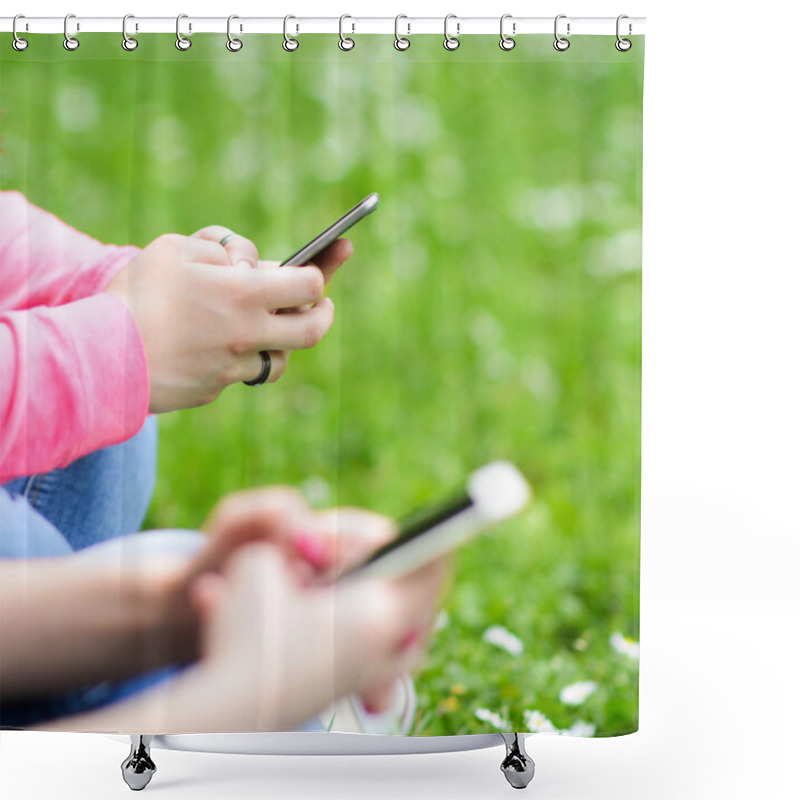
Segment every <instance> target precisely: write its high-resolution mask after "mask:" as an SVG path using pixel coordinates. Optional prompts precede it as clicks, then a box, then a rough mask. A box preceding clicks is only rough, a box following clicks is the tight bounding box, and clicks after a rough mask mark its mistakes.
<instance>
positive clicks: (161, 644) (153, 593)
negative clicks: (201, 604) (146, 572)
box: [139, 568, 200, 664]
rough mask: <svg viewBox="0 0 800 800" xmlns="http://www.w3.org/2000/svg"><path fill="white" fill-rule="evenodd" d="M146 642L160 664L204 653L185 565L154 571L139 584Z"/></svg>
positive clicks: (182, 660) (194, 658)
mask: <svg viewBox="0 0 800 800" xmlns="http://www.w3.org/2000/svg"><path fill="white" fill-rule="evenodd" d="M139 591H140V598H139V599H140V603H141V608H142V630H143V643H144V644H145V647H146V648H147V649H148V650H149V651H150V652H151V653H153V654H154V656H155V657H156V658H157V660H158V661H159V663H162V664H167V663H172V664H176V663H177V664H186V663H189V662H191V661H194V660H196V659H197V658H199V656H200V620H199V618H198V615H197V612H196V611H195V610H194V608H193V606H192V603H191V601H190V600H189V592H188V577H187V575H186V571H185V568H181V569H179V570H176V571H167V572H164V573H161V574H158V573H156V574H151V575H150V576H149V577H148V578H146V579H145V580H144V581H142V583H141V586H140V587H139Z"/></svg>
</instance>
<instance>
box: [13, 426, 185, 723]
mask: <svg viewBox="0 0 800 800" xmlns="http://www.w3.org/2000/svg"><path fill="white" fill-rule="evenodd" d="M157 448H158V427H157V424H156V419H155V417H150V418H148V420H147V421H146V422H145V424H144V427H143V428H142V430H141V431H139V433H138V434H137V435H136V436H134V437H133V438H131V439H129V440H128V441H126V442H123V443H122V444H118V445H114V446H113V447H106V448H104V449H102V450H97V451H95V452H94V453H90V454H88V455H86V456H84V457H83V458H80V459H78V460H77V461H74V462H73V463H72V464H70V465H69V466H67V467H65V468H63V469H57V470H53V471H52V472H48V473H45V474H43V475H33V476H30V477H26V478H17V479H15V480H13V481H9V482H8V483H6V484H4V485H3V486H2V487H0V558H26V559H29V558H47V557H52V556H64V555H69V554H70V553H73V552H75V551H76V550H82V549H83V548H85V547H90V546H92V545H97V544H99V543H101V542H103V541H106V540H108V539H112V538H115V537H118V536H122V535H124V534H128V533H135V532H136V531H138V530H139V529H140V528H141V526H142V522H143V521H144V517H145V514H146V513H147V508H148V506H149V505H150V498H151V497H152V494H153V489H154V487H155V478H156V456H157ZM178 669H179V668H178V667H167V668H165V669H160V670H157V671H155V672H151V673H148V674H145V675H141V676H137V677H136V678H132V679H130V680H126V681H118V682H112V681H105V682H103V683H101V684H99V685H94V686H86V687H83V688H81V689H78V690H75V691H70V692H65V693H62V694H58V695H51V696H48V697H44V698H42V697H39V698H36V699H32V700H17V701H10V702H4V703H3V704H2V708H0V725H2V726H3V727H15V728H19V727H25V726H29V725H35V724H37V723H39V722H44V721H45V720H48V719H55V718H57V717H63V716H68V715H71V714H77V713H80V712H83V711H89V710H92V709H95V708H100V707H101V706H104V705H107V704H108V703H111V702H114V701H116V700H121V699H122V698H123V697H127V696H129V695H131V694H135V693H136V692H138V691H141V690H142V689H145V688H147V687H148V686H152V685H154V684H156V683H159V682H160V681H162V680H164V679H166V678H169V677H171V676H173V675H174V674H175V673H176V671H177V670H178Z"/></svg>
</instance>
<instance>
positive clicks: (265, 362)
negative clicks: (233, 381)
mask: <svg viewBox="0 0 800 800" xmlns="http://www.w3.org/2000/svg"><path fill="white" fill-rule="evenodd" d="M259 355H260V356H261V372H259V373H258V377H257V378H254V379H253V380H252V381H242V383H243V384H244V385H245V386H261V384H262V383H266V382H267V378H269V373H270V371H271V370H272V359H271V358H270V357H269V353H268V352H267V351H266V350H261V351H260V352H259Z"/></svg>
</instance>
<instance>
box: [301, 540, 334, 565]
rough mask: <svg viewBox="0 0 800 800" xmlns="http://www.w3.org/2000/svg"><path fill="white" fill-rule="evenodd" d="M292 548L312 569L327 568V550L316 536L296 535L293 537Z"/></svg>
mask: <svg viewBox="0 0 800 800" xmlns="http://www.w3.org/2000/svg"><path fill="white" fill-rule="evenodd" d="M294 546H295V548H296V549H297V552H298V553H300V555H301V556H302V557H303V558H304V559H305V560H306V561H307V562H308V563H309V564H311V566H312V567H326V566H328V561H329V556H328V548H327V546H326V544H325V542H324V541H323V540H322V539H320V538H319V537H318V536H312V535H311V534H308V533H298V534H296V535H295V537H294Z"/></svg>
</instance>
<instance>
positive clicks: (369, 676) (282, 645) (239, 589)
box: [192, 543, 444, 731]
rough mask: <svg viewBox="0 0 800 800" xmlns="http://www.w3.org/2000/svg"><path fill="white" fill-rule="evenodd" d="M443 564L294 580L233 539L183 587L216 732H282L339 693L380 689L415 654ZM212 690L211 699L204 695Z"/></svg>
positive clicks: (279, 561) (273, 553)
mask: <svg viewBox="0 0 800 800" xmlns="http://www.w3.org/2000/svg"><path fill="white" fill-rule="evenodd" d="M443 574H444V563H443V561H442V560H439V561H436V562H433V563H431V564H429V565H428V566H426V567H423V568H421V569H419V570H417V571H416V572H414V573H412V574H410V575H407V576H405V577H403V578H400V579H397V580H394V581H386V580H377V579H363V580H358V579H354V580H352V581H347V582H344V583H341V584H336V583H334V584H329V585H323V586H319V585H314V586H303V585H302V584H301V583H300V582H299V581H298V580H297V579H296V578H295V577H294V576H293V574H292V572H291V571H290V570H289V569H287V562H286V558H285V556H284V554H282V553H281V551H280V550H279V548H278V547H276V546H274V545H272V544H268V543H252V544H247V545H243V546H242V547H241V548H240V549H239V550H238V551H237V552H236V553H235V554H234V555H233V556H232V557H231V558H230V560H229V562H228V564H227V566H226V568H225V570H224V572H223V573H222V574H219V573H204V574H203V575H201V576H199V577H198V578H197V579H196V581H195V582H194V584H193V587H192V595H193V600H194V602H195V604H196V607H197V609H198V612H199V613H200V618H201V620H202V622H201V626H202V628H203V631H204V635H203V646H202V649H203V657H202V659H201V661H200V664H199V665H198V668H199V670H200V672H201V673H202V675H203V679H202V683H203V684H204V685H206V686H211V687H214V686H216V687H218V689H217V690H216V693H215V694H216V699H219V698H220V697H224V698H226V701H225V702H224V703H221V704H220V707H219V710H218V711H215V712H214V713H213V714H212V715H210V717H209V721H210V723H211V724H212V725H216V726H217V728H216V730H225V731H232V730H238V731H255V730H291V729H292V728H294V727H296V726H297V725H299V724H300V723H302V722H304V721H305V720H307V719H308V718H309V717H311V716H312V715H313V714H315V713H318V712H319V711H321V710H322V709H324V708H325V707H326V706H328V705H329V704H330V703H331V702H332V701H333V700H334V699H336V698H337V697H340V696H342V695H345V694H349V693H357V694H360V695H361V696H362V697H369V696H371V695H375V693H383V692H385V691H386V688H387V687H389V686H391V685H392V684H393V682H394V680H395V679H396V678H397V677H398V676H400V675H401V674H403V673H404V672H408V671H409V670H410V669H411V668H412V666H413V665H414V663H415V661H416V660H417V659H418V658H419V656H420V654H421V650H422V647H423V642H424V639H425V633H426V632H427V630H428V629H429V628H430V625H431V622H432V619H433V615H434V613H435V608H436V600H437V597H438V594H439V590H440V586H441V581H442V577H443ZM213 694H214V693H212V697H213Z"/></svg>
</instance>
